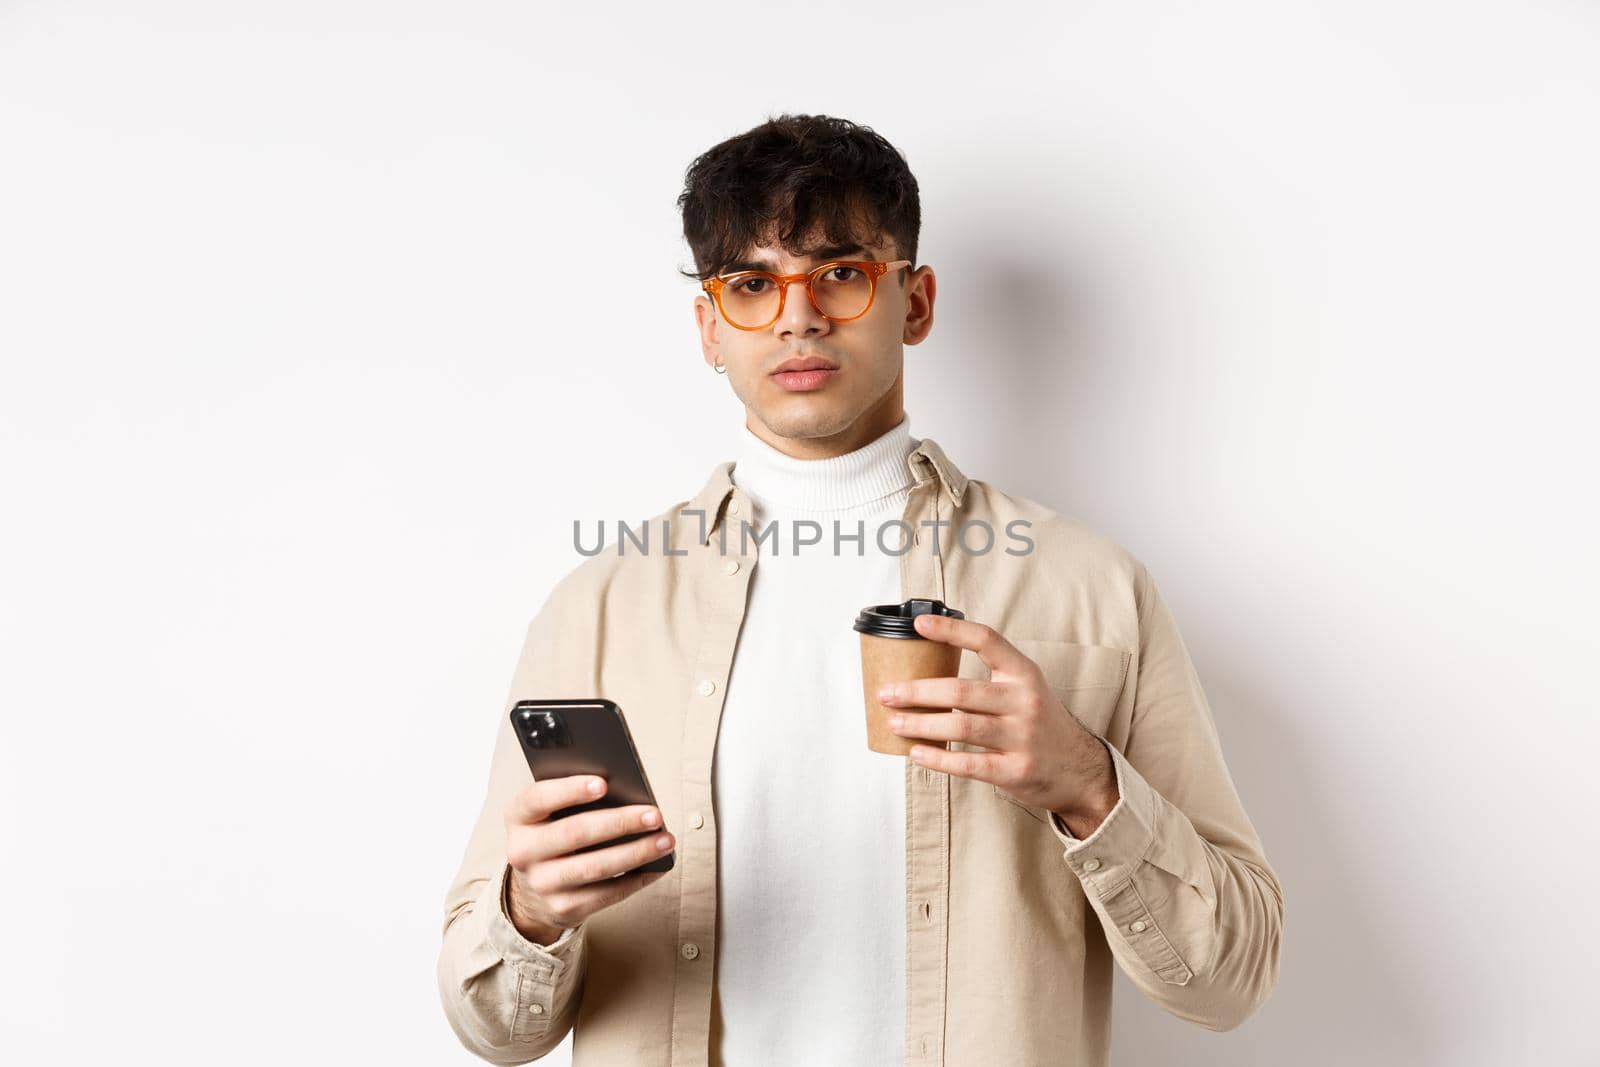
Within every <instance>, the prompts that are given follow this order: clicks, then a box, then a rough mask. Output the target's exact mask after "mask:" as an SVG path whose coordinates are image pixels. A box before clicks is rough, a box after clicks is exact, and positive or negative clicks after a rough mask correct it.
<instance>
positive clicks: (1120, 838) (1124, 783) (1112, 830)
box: [1050, 739, 1156, 896]
mask: <svg viewBox="0 0 1600 1067" xmlns="http://www.w3.org/2000/svg"><path fill="white" fill-rule="evenodd" d="M1100 743H1101V744H1103V745H1105V746H1106V750H1107V751H1108V752H1110V753H1111V765H1112V767H1113V768H1114V769H1115V770H1116V775H1117V793H1118V797H1117V803H1116V806H1115V807H1113V808H1112V809H1111V812H1110V814H1108V815H1107V816H1106V817H1105V818H1104V819H1102V820H1101V822H1100V825H1099V826H1097V827H1095V831H1094V833H1092V834H1090V835H1089V836H1088V837H1086V838H1083V839H1081V840H1080V839H1079V838H1076V837H1074V836H1072V833H1071V832H1070V831H1068V830H1067V828H1066V827H1065V826H1064V825H1063V824H1062V823H1061V820H1060V819H1059V818H1057V817H1056V815H1055V814H1054V813H1053V812H1052V813H1051V815H1050V829H1051V830H1052V831H1054V833H1055V835H1056V837H1057V838H1058V839H1059V840H1060V841H1061V843H1062V844H1063V845H1064V846H1066V847H1065V850H1064V851H1063V852H1062V855H1063V856H1064V857H1065V859H1066V861H1067V866H1069V867H1071V868H1072V870H1073V872H1074V873H1075V874H1077V876H1078V878H1079V879H1080V880H1081V881H1082V882H1083V884H1084V886H1085V887H1086V888H1090V889H1093V890H1094V891H1095V893H1096V894H1097V895H1099V896H1104V895H1105V894H1106V893H1107V892H1110V891H1111V890H1113V889H1115V888H1117V887H1118V886H1120V885H1122V884H1123V883H1124V882H1126V881H1128V879H1129V878H1131V877H1132V876H1133V872H1134V871H1135V870H1136V869H1137V868H1138V866H1139V864H1140V863H1141V862H1142V861H1143V860H1144V858H1145V856H1147V855H1148V854H1149V852H1150V847H1151V845H1152V844H1153V843H1154V841H1155V826H1156V820H1155V805H1156V792H1155V789H1154V787H1152V786H1151V785H1150V783H1149V782H1146V781H1145V780H1144V776H1143V775H1141V774H1140V773H1139V772H1138V771H1136V770H1134V767H1133V764H1131V763H1129V762H1128V758H1127V757H1126V756H1124V755H1123V754H1122V753H1121V752H1120V751H1118V750H1117V748H1116V746H1115V745H1112V744H1109V743H1107V742H1106V741H1105V740H1104V739H1101V742H1100Z"/></svg>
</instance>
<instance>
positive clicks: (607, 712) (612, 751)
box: [511, 697, 675, 871]
mask: <svg viewBox="0 0 1600 1067" xmlns="http://www.w3.org/2000/svg"><path fill="white" fill-rule="evenodd" d="M511 728H512V730H513V731H515V732H516V735H517V740H518V741H519V742H521V744H522V754H523V755H524V756H526V757H527V758H528V769H529V770H530V771H532V772H533V777H534V778H535V779H536V780H538V781H543V780H544V779H546V778H567V777H570V776H571V775H574V774H594V775H599V776H600V777H601V778H604V779H605V780H606V794H605V796H603V797H600V798H599V799H597V800H591V801H588V802H587V803H584V804H574V805H573V806H571V807H568V808H562V809H561V810H560V811H557V812H555V813H553V814H552V815H551V816H550V817H551V818H552V819H564V818H566V817H567V816H568V815H576V814H577V813H579V812H582V811H594V810H596V809H599V808H621V807H627V806H629V805H632V804H649V805H651V806H652V807H655V806H656V795H655V793H653V792H652V791H651V789H650V780H649V779H648V778H646V777H645V773H644V764H643V763H641V762H640V761H639V751H638V749H636V748H634V747H633V735H632V734H630V733H629V732H628V720H626V719H624V718H623V717H622V709H621V708H619V707H618V706H617V705H616V703H615V702H614V701H610V700H606V699H605V698H604V697H599V698H596V699H593V700H519V701H517V703H516V704H515V706H513V707H512V709H511ZM664 829H666V827H665V826H658V827H656V828H655V829H654V830H641V831H639V832H638V833H633V834H623V835H622V836H621V837H617V838H612V839H611V840H610V841H602V842H600V843H599V844H597V845H587V846H585V847H583V848H580V849H578V851H579V852H593V851H594V850H595V849H597V848H608V847H609V846H611V845H617V844H621V843H622V842H624V841H636V840H638V839H639V838H641V837H649V836H650V835H652V834H659V833H660V832H661V831H662V830H664ZM674 854H675V853H674V852H669V853H667V854H666V855H665V856H662V857H660V858H659V859H654V860H651V861H650V862H649V863H645V864H641V865H640V866H638V867H635V868H633V870H635V871H670V870H672V862H673V856H674Z"/></svg>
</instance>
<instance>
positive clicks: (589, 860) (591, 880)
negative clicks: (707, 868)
mask: <svg viewBox="0 0 1600 1067" xmlns="http://www.w3.org/2000/svg"><path fill="white" fill-rule="evenodd" d="M674 843H675V842H674V840H673V837H672V835H671V834H670V833H667V832H665V831H662V832H661V833H659V834H650V835H648V836H646V837H642V838H640V839H639V840H637V841H627V842H624V843H623V844H620V845H612V846H611V847H610V848H598V849H595V850H594V851H593V852H580V853H578V854H577V855H575V856H566V857H563V858H561V859H555V860H550V861H548V862H546V863H541V864H538V865H537V866H535V868H534V870H533V874H532V877H531V878H530V879H529V881H530V884H531V883H533V882H538V883H540V884H539V885H535V886H533V888H534V891H535V892H537V893H538V894H540V895H541V896H549V895H550V894H551V893H568V892H571V891H572V890H574V889H578V888H580V887H582V886H586V885H593V884H595V883H597V882H604V881H607V880H609V879H611V878H615V877H616V876H617V875H619V874H625V873H627V872H628V871H631V870H633V869H634V868H635V867H638V866H639V865H640V864H644V863H649V862H650V861H651V860H653V859H659V858H661V857H662V856H664V855H666V854H667V853H668V852H670V851H672V847H673V844H674Z"/></svg>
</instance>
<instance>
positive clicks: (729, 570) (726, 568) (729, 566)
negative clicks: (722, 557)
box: [722, 559, 739, 574]
mask: <svg viewBox="0 0 1600 1067" xmlns="http://www.w3.org/2000/svg"><path fill="white" fill-rule="evenodd" d="M722 573H723V574H738V573H739V561H738V560H736V559H730V560H729V561H728V562H726V563H724V564H723V565H722Z"/></svg>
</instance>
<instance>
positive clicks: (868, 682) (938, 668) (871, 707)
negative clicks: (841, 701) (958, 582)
mask: <svg viewBox="0 0 1600 1067" xmlns="http://www.w3.org/2000/svg"><path fill="white" fill-rule="evenodd" d="M918 615H946V616H949V617H950V618H952V619H964V618H966V616H965V615H963V614H962V613H961V612H959V611H957V610H956V609H954V608H947V607H945V606H944V603H943V602H942V601H938V600H923V599H919V598H915V597H913V598H912V599H910V600H907V601H906V602H905V603H904V604H872V605H869V606H867V607H865V608H862V609H861V612H860V613H859V614H858V615H857V616H856V621H855V625H854V626H853V627H852V629H854V630H856V631H858V632H860V634H861V681H862V683H863V684H864V687H865V690H866V700H867V747H868V748H870V749H871V750H872V751H874V752H882V753H884V754H885V755H891V756H908V755H910V754H911V746H912V745H916V744H921V745H933V746H935V747H938V748H948V747H949V746H948V745H946V744H945V743H944V742H943V741H928V740H918V739H913V738H910V737H901V736H900V735H899V734H897V733H895V732H894V731H893V730H891V729H889V716H890V715H893V714H894V713H895V712H896V711H898V710H902V709H899V708H885V707H884V706H883V705H882V704H880V703H878V689H879V688H880V687H881V686H883V685H885V684H886V683H888V682H903V681H906V680H908V679H911V678H953V677H955V675H956V671H957V670H958V669H959V668H960V665H961V649H960V648H959V647H958V646H956V645H948V644H945V643H944V642H943V641H930V640H928V639H927V638H926V637H923V636H922V635H921V634H919V633H917V628H916V626H915V625H914V623H915V621H916V617H917V616H918ZM915 710H926V709H915Z"/></svg>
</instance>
